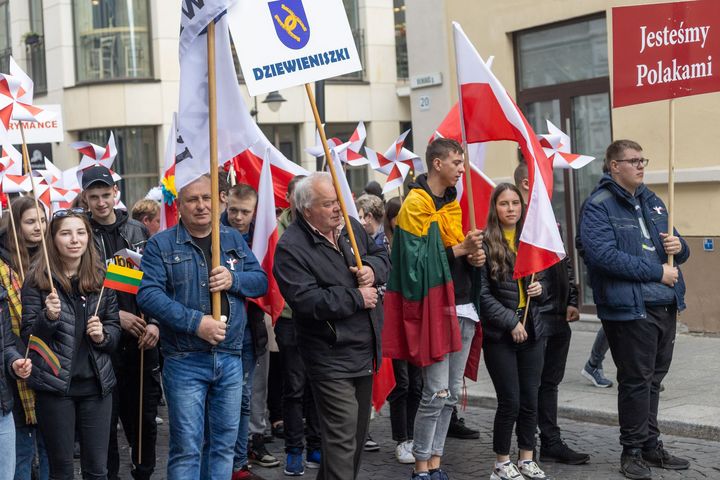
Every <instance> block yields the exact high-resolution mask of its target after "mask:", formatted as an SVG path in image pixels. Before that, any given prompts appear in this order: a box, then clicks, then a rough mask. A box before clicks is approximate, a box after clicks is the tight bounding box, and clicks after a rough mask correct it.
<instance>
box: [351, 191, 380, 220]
mask: <svg viewBox="0 0 720 480" xmlns="http://www.w3.org/2000/svg"><path fill="white" fill-rule="evenodd" d="M355 206H356V207H357V209H358V210H362V211H363V213H365V214H366V215H367V214H370V215H372V217H373V218H374V219H375V221H376V222H382V219H383V217H384V216H385V205H384V204H383V201H382V200H380V197H376V196H375V195H370V194H367V193H366V194H365V195H360V196H359V197H358V199H357V200H355Z"/></svg>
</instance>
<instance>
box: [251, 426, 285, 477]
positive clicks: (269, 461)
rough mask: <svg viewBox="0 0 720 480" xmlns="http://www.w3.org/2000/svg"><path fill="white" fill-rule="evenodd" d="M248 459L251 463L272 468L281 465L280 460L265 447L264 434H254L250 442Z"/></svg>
mask: <svg viewBox="0 0 720 480" xmlns="http://www.w3.org/2000/svg"><path fill="white" fill-rule="evenodd" d="M248 460H249V461H250V463H254V464H255V465H260V466H261V467H265V468H270V467H277V466H278V465H280V460H278V459H277V458H275V457H274V456H272V455H270V452H268V451H267V448H265V442H264V441H263V436H262V434H257V433H256V434H254V435H253V436H252V437H251V440H250V442H249V443H248Z"/></svg>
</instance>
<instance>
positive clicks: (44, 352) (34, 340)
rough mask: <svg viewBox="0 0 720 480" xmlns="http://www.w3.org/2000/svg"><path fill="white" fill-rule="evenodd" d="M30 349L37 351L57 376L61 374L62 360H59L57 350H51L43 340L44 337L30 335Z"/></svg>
mask: <svg viewBox="0 0 720 480" xmlns="http://www.w3.org/2000/svg"><path fill="white" fill-rule="evenodd" d="M30 350H32V351H33V352H37V354H38V355H40V356H41V357H42V358H43V360H45V363H47V364H48V366H49V367H50V369H51V370H52V372H53V374H55V376H56V377H57V376H58V375H60V360H58V357H57V355H55V352H53V351H52V350H50V347H48V345H47V343H45V342H43V341H42V339H40V338H38V337H36V336H35V335H30V339H29V340H28V352H29V351H30ZM25 358H27V355H25Z"/></svg>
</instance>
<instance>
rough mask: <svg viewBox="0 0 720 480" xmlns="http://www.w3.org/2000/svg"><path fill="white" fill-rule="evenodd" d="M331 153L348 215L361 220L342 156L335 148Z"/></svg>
mask: <svg viewBox="0 0 720 480" xmlns="http://www.w3.org/2000/svg"><path fill="white" fill-rule="evenodd" d="M330 155H331V156H332V161H333V166H334V167H335V175H337V179H338V183H339V184H340V195H342V197H343V200H344V201H345V209H346V210H347V213H348V216H349V217H353V218H354V219H355V220H357V221H358V222H359V221H360V215H359V214H358V211H357V207H356V206H355V199H354V198H353V194H352V190H351V189H350V184H349V183H348V181H347V175H345V170H344V169H343V166H342V163H340V158H339V157H338V154H337V152H335V150H332V151H331V152H330ZM329 171H330V168H329V167H328V172H329Z"/></svg>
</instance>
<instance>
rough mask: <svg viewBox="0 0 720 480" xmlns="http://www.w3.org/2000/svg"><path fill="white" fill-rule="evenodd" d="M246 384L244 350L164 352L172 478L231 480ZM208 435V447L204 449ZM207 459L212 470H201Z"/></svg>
mask: <svg viewBox="0 0 720 480" xmlns="http://www.w3.org/2000/svg"><path fill="white" fill-rule="evenodd" d="M242 384H243V373H242V358H241V357H240V356H239V355H233V354H229V353H220V352H186V353H177V354H172V355H170V356H167V357H165V364H164V367H163V386H164V387H165V398H166V400H167V406H168V417H169V422H170V445H169V454H168V467H167V478H168V480H186V479H189V478H202V479H212V480H227V479H228V478H230V477H231V476H232V466H233V453H234V451H233V450H234V448H233V447H234V446H235V441H236V440H237V436H238V424H239V423H240V410H239V409H238V408H237V407H238V405H240V403H241V401H242ZM206 423H207V429H208V432H207V435H205V425H206ZM205 436H207V439H208V442H207V443H208V445H207V449H203V438H204V437H205ZM203 456H205V457H206V458H203ZM203 463H205V464H206V465H207V472H204V473H203V474H202V475H201V464H203Z"/></svg>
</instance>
